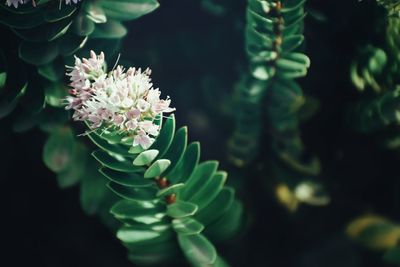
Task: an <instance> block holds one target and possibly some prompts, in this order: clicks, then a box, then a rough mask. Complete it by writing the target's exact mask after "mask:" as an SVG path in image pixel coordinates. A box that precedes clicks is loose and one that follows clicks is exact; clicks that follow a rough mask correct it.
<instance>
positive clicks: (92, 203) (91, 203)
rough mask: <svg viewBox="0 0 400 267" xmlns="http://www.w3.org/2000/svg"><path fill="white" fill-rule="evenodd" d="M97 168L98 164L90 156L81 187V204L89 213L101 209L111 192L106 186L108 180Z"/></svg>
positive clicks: (91, 213)
mask: <svg viewBox="0 0 400 267" xmlns="http://www.w3.org/2000/svg"><path fill="white" fill-rule="evenodd" d="M97 169H98V164H97V163H96V161H94V160H93V159H91V158H90V157H89V162H88V164H87V168H86V171H85V175H84V176H83V179H82V182H81V187H80V200H81V206H82V208H83V210H84V211H85V213H87V214H89V215H93V214H95V213H96V212H98V211H99V210H100V209H101V207H102V205H103V204H104V200H105V197H106V196H107V193H108V192H109V191H108V188H107V186H106V182H107V180H106V179H105V178H104V177H103V176H101V175H99V173H98V171H97Z"/></svg>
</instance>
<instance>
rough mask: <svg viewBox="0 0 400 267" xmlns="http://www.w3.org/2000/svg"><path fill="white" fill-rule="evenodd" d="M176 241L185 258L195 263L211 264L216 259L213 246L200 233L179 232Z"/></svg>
mask: <svg viewBox="0 0 400 267" xmlns="http://www.w3.org/2000/svg"><path fill="white" fill-rule="evenodd" d="M178 242H179V246H180V247H181V249H182V251H183V253H184V254H185V256H186V258H187V259H188V260H189V261H190V262H192V263H194V264H196V265H199V264H213V263H214V262H215V260H216V259H217V252H216V250H215V248H214V246H213V245H212V244H211V243H210V241H208V240H207V238H205V237H204V236H203V235H201V234H194V235H183V234H179V235H178Z"/></svg>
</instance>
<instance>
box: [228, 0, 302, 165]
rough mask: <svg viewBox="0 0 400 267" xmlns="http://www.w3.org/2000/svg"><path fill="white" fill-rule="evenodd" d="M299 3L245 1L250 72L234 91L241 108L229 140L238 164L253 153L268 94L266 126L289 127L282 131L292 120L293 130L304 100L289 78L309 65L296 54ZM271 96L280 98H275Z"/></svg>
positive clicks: (298, 29)
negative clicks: (269, 101)
mask: <svg viewBox="0 0 400 267" xmlns="http://www.w3.org/2000/svg"><path fill="white" fill-rule="evenodd" d="M304 2H305V1H297V2H296V1H264V0H249V1H248V7H247V26H246V51H247V56H248V60H249V69H250V75H248V77H246V78H244V79H243V82H242V83H241V84H240V85H239V86H238V89H237V93H236V94H237V98H238V99H239V102H238V105H239V107H240V110H239V112H238V114H237V118H236V130H235V132H234V134H233V137H232V139H231V140H230V148H231V151H232V152H231V157H232V159H233V160H234V162H235V163H236V164H237V165H244V164H247V163H249V162H251V161H252V159H254V158H255V157H256V156H257V150H258V149H257V148H258V147H259V145H260V143H259V141H260V135H261V132H262V128H263V127H262V126H263V124H262V120H263V116H262V114H263V112H262V111H263V110H265V108H264V99H265V97H266V96H267V95H268V96H269V97H270V98H271V99H272V100H271V103H269V104H267V106H269V107H270V108H269V110H267V115H268V118H269V119H270V120H271V122H270V125H271V128H272V129H271V130H272V131H273V132H275V131H278V132H281V131H284V130H288V129H283V127H285V126H283V125H284V124H286V125H287V124H288V121H293V122H290V123H291V124H292V128H293V129H296V128H297V125H296V122H295V121H296V109H298V107H300V106H301V105H302V104H303V98H302V92H301V89H300V88H299V86H298V85H296V84H295V83H293V82H288V81H290V80H291V79H293V78H298V77H302V76H304V75H305V74H306V73H307V69H308V67H309V65H310V60H309V59H308V57H307V56H305V55H304V54H302V53H299V52H297V51H298V50H299V48H300V47H301V45H302V43H303V40H304V37H303V35H302V31H303V19H304V16H305V14H304V11H303V5H304ZM286 88H287V89H286ZM285 90H288V92H285ZM282 91H283V92H282ZM292 92H293V93H294V96H295V97H292V95H293V93H292ZM288 97H290V98H288ZM274 98H280V99H279V100H280V101H279V102H278V101H276V102H275V100H274ZM282 98H285V99H282ZM283 101H285V102H283ZM283 104H284V105H285V106H282V105H283ZM285 128H287V127H285ZM285 142H290V140H286V141H285ZM294 149H297V150H298V149H301V148H294Z"/></svg>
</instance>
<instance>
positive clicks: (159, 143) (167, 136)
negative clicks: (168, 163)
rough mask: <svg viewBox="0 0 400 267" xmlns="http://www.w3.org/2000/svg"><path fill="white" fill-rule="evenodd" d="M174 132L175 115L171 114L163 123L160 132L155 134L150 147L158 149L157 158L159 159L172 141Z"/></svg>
mask: <svg viewBox="0 0 400 267" xmlns="http://www.w3.org/2000/svg"><path fill="white" fill-rule="evenodd" d="M174 133H175V116H174V115H173V114H172V115H171V116H169V117H168V118H167V119H166V121H165V125H164V126H163V127H162V128H161V131H160V134H159V135H158V136H157V138H156V140H155V141H154V143H153V144H152V145H151V147H150V149H157V150H158V151H160V153H159V154H158V158H159V159H161V158H162V157H163V156H164V154H165V152H166V151H167V149H168V148H169V146H170V145H171V143H172V139H173V137H174Z"/></svg>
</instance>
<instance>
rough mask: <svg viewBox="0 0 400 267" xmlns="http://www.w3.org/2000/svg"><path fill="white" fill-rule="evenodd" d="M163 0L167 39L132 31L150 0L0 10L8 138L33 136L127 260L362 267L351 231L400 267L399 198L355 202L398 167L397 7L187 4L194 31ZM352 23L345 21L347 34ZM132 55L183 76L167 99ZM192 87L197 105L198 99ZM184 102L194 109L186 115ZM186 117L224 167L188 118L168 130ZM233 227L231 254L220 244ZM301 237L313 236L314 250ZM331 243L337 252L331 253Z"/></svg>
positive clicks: (25, 2) (30, 0) (295, 2)
mask: <svg viewBox="0 0 400 267" xmlns="http://www.w3.org/2000/svg"><path fill="white" fill-rule="evenodd" d="M160 2H161V5H163V4H164V3H165V5H166V6H167V9H166V10H167V11H168V12H171V14H170V15H169V16H171V17H168V19H171V20H174V21H175V24H173V30H170V31H168V32H166V33H164V32H162V31H163V30H165V28H163V27H161V26H162V25H159V24H158V21H156V23H154V25H152V23H151V20H153V19H154V20H156V18H157V16H158V14H157V13H156V14H154V16H153V17H150V18H149V19H148V20H144V21H140V22H133V23H132V24H130V25H129V27H127V26H126V22H127V21H133V20H136V19H138V18H141V17H142V16H144V15H146V14H148V13H151V12H152V11H154V10H156V9H157V8H158V7H159V3H158V2H157V1H156V0H79V1H78V0H71V1H69V0H66V1H63V0H35V1H34V0H3V1H2V2H1V3H0V33H1V36H2V38H4V40H7V42H1V44H0V118H5V117H7V119H8V120H9V121H10V122H12V126H11V127H12V128H13V130H14V131H15V132H24V131H27V130H30V129H33V128H34V127H39V128H40V130H42V131H43V134H44V135H46V136H47V140H46V142H45V144H44V147H43V152H42V157H43V161H44V164H45V165H46V166H47V167H48V168H49V169H50V170H51V171H52V172H54V174H55V175H56V177H57V183H58V185H59V186H60V187H61V188H69V187H72V186H74V185H78V186H79V192H80V193H79V194H80V196H79V197H80V203H81V206H82V209H83V210H84V211H85V213H87V214H88V215H97V216H98V217H100V219H101V221H102V222H103V223H104V224H105V225H106V226H107V227H108V228H109V229H110V230H111V232H112V233H113V236H115V237H116V238H117V239H119V240H120V241H121V243H122V245H123V246H124V247H126V249H127V251H128V259H129V260H130V261H131V262H132V263H133V264H134V265H139V266H142V265H143V266H149V265H151V266H164V265H172V266H176V265H179V266H180V265H185V266H186V265H187V264H190V265H192V266H229V264H231V265H233V266H239V265H240V266H241V264H242V265H243V263H244V262H245V266H247V265H251V266H265V265H273V264H271V262H274V263H275V262H278V263H277V264H278V265H280V264H282V266H288V264H289V263H292V264H293V262H295V264H296V265H295V266H299V267H303V266H307V267H310V266H327V265H329V264H331V265H332V264H336V263H337V265H338V266H339V265H340V266H352V267H353V266H354V267H359V266H360V263H359V262H360V261H357V260H353V259H357V255H361V253H360V252H359V251H356V250H358V248H357V249H354V247H355V246H356V245H355V244H353V243H352V240H355V241H357V243H359V244H362V245H364V246H365V247H367V248H368V249H371V250H375V251H379V252H378V253H376V254H371V253H369V252H366V251H363V252H362V253H365V255H374V257H381V256H382V255H384V256H383V258H384V261H382V262H389V263H393V264H400V260H399V259H400V256H399V255H400V249H399V245H398V244H399V240H400V227H399V218H398V216H397V217H396V215H394V216H393V214H396V213H395V212H394V213H393V212H392V213H391V212H390V207H392V206H394V208H393V209H394V210H396V207H397V206H396V205H397V204H396V203H394V202H395V201H392V202H393V203H387V202H384V201H385V200H382V203H384V204H382V206H385V207H384V208H379V205H380V204H376V205H375V204H371V203H369V201H371V199H372V200H375V198H374V197H375V196H362V197H360V195H363V193H364V191H363V190H364V189H363V187H366V188H369V187H372V188H373V190H372V191H373V194H374V195H376V196H379V197H380V198H382V199H387V198H388V195H390V194H386V193H385V195H384V196H383V193H382V192H383V191H382V188H380V187H379V186H375V185H376V184H378V185H379V182H380V181H377V180H374V181H373V182H371V177H372V178H374V177H375V176H374V175H375V173H374V172H373V171H372V172H371V173H369V171H370V170H371V169H372V170H374V169H373V167H374V165H375V166H376V168H377V169H379V170H378V173H380V172H382V173H384V174H385V175H388V173H389V171H390V170H393V169H395V166H394V167H392V168H393V169H390V167H391V166H389V165H390V164H391V162H392V161H393V162H396V155H397V154H398V149H399V144H400V141H399V138H398V136H399V130H398V124H399V122H400V113H399V104H398V101H399V97H400V87H399V86H400V83H399V78H398V77H399V76H398V75H399V68H400V49H399V47H400V42H399V40H400V39H399V38H400V31H399V29H400V28H399V27H400V15H399V14H400V13H399V11H400V1H397V0H377V1H373V0H370V1H367V0H363V1H356V0H354V1H353V2H354V3H353V2H351V1H348V2H346V3H344V2H343V1H342V2H340V1H339V2H340V3H338V4H332V3H331V2H330V1H326V2H324V3H317V1H311V0H310V1H305V0H248V1H227V0H202V1H193V3H190V4H188V3H183V2H182V3H180V4H179V5H182V6H183V8H182V9H179V10H180V11H182V10H184V9H185V11H186V9H187V10H189V11H191V12H193V10H197V9H198V10H199V12H200V13H201V16H200V17H199V18H200V19H199V20H198V21H197V22H198V24H190V23H189V22H188V21H190V19H188V16H191V15H187V14H182V13H178V11H177V12H176V13H174V12H175V11H174V10H173V9H171V8H170V9H168V7H170V6H168V5H169V4H167V3H166V1H165V2H163V1H160ZM171 2H173V1H172V0H171ZM170 5H171V6H173V7H175V6H174V4H170ZM176 5H177V4H176ZM324 5H326V6H330V8H325V9H324V8H323V6H324ZM193 6H195V7H193ZM321 6H322V7H321ZM365 6H368V8H367V9H366V10H367V11H369V12H371V13H368V14H367V15H365V16H363V14H361V13H362V12H361V11H360V12H358V9H357V8H358V7H365ZM188 7H190V8H188ZM356 7H357V8H356ZM360 10H362V11H364V9H361V8H360ZM167 11H165V12H167ZM168 12H167V13H168ZM172 16H174V18H172ZM181 16H182V19H180V18H181ZM367 17H368V19H367ZM350 18H351V19H350ZM206 20H210V21H212V23H215V24H214V25H213V27H209V28H208V26H209V25H210V24H209V23H210V22H209V21H206ZM177 21H179V23H177ZM350 22H352V23H350ZM140 23H141V24H140ZM203 23H204V25H208V26H203V25H202V24H203ZM358 23H359V24H362V28H363V29H364V28H366V29H368V30H366V31H365V32H363V31H362V30H360V29H361V28H360V26H359V27H358V26H357V25H358ZM367 26H368V27H367ZM131 27H132V29H134V30H132V31H131V32H130V30H131ZM146 27H149V28H150V29H152V31H149V33H148V35H146V36H147V37H146V38H145V39H146V40H142V39H143V38H142V39H140V38H138V39H134V43H135V45H136V42H137V43H138V44H139V45H138V47H140V49H131V47H125V48H124V46H123V45H122V44H123V42H122V40H123V38H124V37H125V36H126V35H127V34H128V33H129V34H132V37H133V38H136V34H137V35H140V31H141V30H142V28H145V30H147V28H146ZM191 27H198V28H200V29H201V30H199V29H197V31H194V30H193V33H192V28H191ZM347 27H349V28H350V29H352V30H354V29H356V30H355V31H354V32H352V33H351V34H348V36H345V37H346V38H343V37H342V35H340V34H339V33H340V32H343V31H346V28H347ZM357 27H358V28H357ZM158 28H160V29H158ZM203 31H204V32H207V33H210V34H204V33H203V34H204V35H202V34H199V33H200V32H203ZM198 34H199V36H197V35H198ZM353 35H354V36H353ZM204 37H207V38H204ZM202 38H204V39H205V40H202ZM227 40H229V41H227ZM327 40H328V41H327ZM332 40H334V41H332ZM224 41H225V42H229V47H228V45H227V44H226V43H224ZM330 43H334V44H333V45H332V44H330ZM336 44H337V46H336ZM130 45H132V43H129V42H128V46H130ZM231 46H232V47H234V48H232V47H231ZM242 46H243V47H242ZM343 47H344V48H343ZM355 47H356V49H355ZM135 48H136V47H135ZM237 48H240V51H239V50H238V49H237ZM235 49H236V50H235ZM127 50H128V51H127ZM120 52H123V53H121V54H119V53H120ZM241 53H243V55H242V54H241ZM331 54H332V55H333V56H332V57H337V58H336V59H335V60H333V58H332V57H331ZM206 55H207V56H208V57H209V58H211V59H209V58H207V56H206ZM185 57H187V58H188V59H189V60H187V61H185V60H184V58H185ZM106 58H107V60H106ZM165 58H166V59H167V60H166V59H165ZM310 58H311V59H310ZM131 60H132V63H131V62H130V61H131ZM120 61H121V62H123V63H121V65H119V64H120ZM136 61H139V64H143V62H145V64H148V65H150V66H152V65H155V69H156V70H157V71H156V72H155V76H156V77H157V80H158V78H159V77H164V80H168V78H170V77H168V76H169V75H171V74H173V73H174V72H178V73H179V80H180V82H176V81H174V82H176V87H175V84H173V85H172V86H171V87H172V88H173V90H174V94H175V95H174V97H172V98H169V97H168V96H165V95H164V94H165V93H164V89H163V88H162V89H163V90H160V89H158V88H155V87H154V86H153V83H152V80H151V78H150V77H151V70H150V69H140V68H139V69H138V68H124V67H123V66H122V65H125V66H128V65H134V66H137V65H138V63H137V62H136ZM167 61H168V62H172V63H169V64H170V65H168V64H166V62H167ZM321 62H322V63H323V64H322V63H321ZM331 62H334V63H338V62H339V63H340V64H341V65H340V66H339V67H340V70H341V71H338V69H335V68H334V67H335V64H334V63H331ZM314 63H316V65H317V67H316V68H317V69H316V68H314V69H313V66H314ZM338 65H339V64H338ZM171 66H172V67H171ZM182 66H183V67H182ZM175 68H176V69H175ZM191 69H192V70H194V71H193V72H194V74H193V73H192V74H190V70H191ZM160 70H162V71H160ZM331 70H334V71H331ZM343 70H344V71H343ZM182 71H184V73H182ZM344 73H345V74H344ZM65 74H66V75H65ZM233 74H234V75H233ZM175 75H176V74H175ZM232 75H233V76H232ZM171 76H174V75H171ZM194 76H195V78H194ZM165 77H167V78H166V79H165ZM320 77H322V78H321V79H325V80H327V81H328V82H325V83H322V82H321V80H320ZM160 80H161V79H160ZM171 80H173V78H171ZM337 80H338V81H340V82H339V83H338V84H339V86H338V85H337V84H336V83H335V82H336V81H337ZM227 81H228V82H227ZM156 84H157V82H156ZM321 84H324V85H325V86H321ZM330 84H334V85H330ZM330 86H332V87H334V86H336V87H337V88H335V90H334V91H335V92H334V93H332V92H330V91H329V90H330ZM163 87H164V86H163ZM231 87H234V89H232V88H231ZM325 87H326V88H325ZM224 88H227V90H226V92H224V91H223V89H224ZM343 88H345V89H346V90H341V89H343ZM349 88H350V89H349ZM325 90H327V91H325ZM198 91H200V92H198ZM329 94H330V95H329ZM198 96H201V97H204V98H206V99H203V98H201V99H200V98H198V99H195V101H193V100H191V98H197V97H198ZM335 98H337V99H335ZM338 99H339V100H338ZM199 100H200V101H199ZM203 100H204V101H203ZM207 101H208V106H207V105H206V103H205V102H207ZM191 105H196V107H197V109H198V110H197V113H196V112H193V111H192V110H191V108H192V107H190V108H187V109H188V110H189V111H188V112H187V114H185V113H186V112H185V111H186V110H185V108H183V111H182V112H180V109H181V108H182V107H187V106H191ZM175 106H176V107H177V110H176V112H175V108H174V107H175ZM207 107H208V108H209V109H210V110H211V112H213V114H212V116H204V115H205V114H206V113H202V112H203V111H204V110H205V109H207ZM199 110H200V112H199ZM211 112H210V113H211ZM175 116H176V117H177V118H176V119H175ZM180 116H182V117H180ZM184 116H186V122H187V123H188V124H189V126H191V127H190V128H191V129H193V130H191V133H193V132H195V134H196V130H198V132H197V135H199V132H200V133H201V134H206V135H208V136H209V137H210V139H216V141H215V140H214V141H215V142H214V144H217V146H216V147H208V146H207V145H206V146H205V145H204V143H203V146H202V147H203V149H204V150H205V151H203V153H202V154H203V155H204V154H208V153H204V152H210V151H211V152H212V151H215V150H217V151H218V152H220V151H222V153H221V154H224V155H226V159H225V158H223V157H221V158H220V161H221V164H220V163H219V162H218V161H214V160H206V161H203V160H201V159H200V157H201V153H200V143H199V142H190V141H189V135H188V128H189V127H186V126H183V127H178V126H177V125H179V123H180V122H182V121H185V119H184ZM74 121H79V122H78V123H76V122H74ZM319 124H321V125H322V126H321V125H319ZM210 125H211V126H210ZM193 126H194V127H193ZM324 127H325V128H326V127H328V128H329V129H322V128H324ZM199 129H200V131H199ZM201 129H203V132H201ZM204 129H206V130H204ZM205 131H207V132H205ZM221 133H222V134H221ZM323 135H327V136H323ZM225 137H226V139H225ZM225 140H227V141H225ZM321 140H322V141H321ZM365 140H366V141H365ZM360 144H361V145H360ZM225 145H226V146H225ZM357 145H359V146H358V147H357ZM354 147H356V149H355V150H356V151H355V152H354V151H352V149H353V148H354ZM360 147H362V149H361V148H360ZM364 149H365V151H364ZM225 150H226V151H225ZM349 151H350V152H349ZM225 152H226V153H225ZM375 154H376V157H374V156H375ZM349 155H350V156H349ZM379 157H382V160H379V159H378V158H379ZM371 158H372V159H371ZM366 159H369V160H370V161H367V160H366ZM225 160H226V162H225ZM364 160H365V161H366V162H367V163H365V162H364ZM343 162H345V163H343ZM368 162H370V163H371V162H373V164H368ZM346 164H349V165H348V166H347V165H346ZM352 164H354V165H352ZM220 165H221V166H223V168H224V169H228V172H229V174H230V179H229V181H228V180H227V177H228V172H225V171H222V170H220ZM343 165H345V166H346V168H343ZM394 165H395V164H394ZM354 166H358V167H359V169H357V170H353V169H352V167H354ZM360 166H361V167H360ZM382 166H383V167H382ZM358 176H360V178H359V177H358ZM382 176H383V175H382ZM350 178H351V179H350ZM341 179H342V180H341ZM361 179H362V180H361ZM379 179H380V180H384V179H386V177H385V178H381V177H379ZM344 180H346V181H345V182H343V181H344ZM360 181H362V182H360ZM384 181H386V180H384ZM388 181H389V180H388ZM227 183H231V184H229V185H228V184H227ZM360 184H362V186H361V185H360ZM385 186H386V187H392V185H389V182H387V184H385ZM355 188H356V189H355ZM393 188H395V186H393ZM236 191H238V193H239V194H238V195H239V199H242V200H243V201H244V203H245V205H243V204H242V202H240V201H239V200H238V198H237V197H236V193H235V192H236ZM380 194H381V195H380ZM360 199H361V200H362V201H360ZM393 199H395V197H393ZM274 201H276V202H277V203H279V204H281V205H283V206H284V207H285V208H286V209H287V210H288V211H289V213H290V215H288V216H281V215H279V211H278V210H279V208H280V207H278V205H277V206H275V202H274ZM364 201H365V203H364ZM300 204H308V205H309V206H319V207H318V208H315V207H309V206H307V205H300ZM362 204H365V205H362ZM389 204H392V205H389ZM397 208H398V207H397ZM277 211H278V212H277ZM282 212H283V211H282ZM285 212H286V211H285ZM377 213H379V214H382V215H377ZM328 216H329V220H328V219H327V218H328ZM355 216H358V217H356V218H355V219H354V217H355ZM77 223H78V222H77ZM332 225H334V226H332ZM346 225H347V227H346ZM246 226H248V227H247V228H246ZM310 229H311V230H312V231H311V230H310ZM321 229H322V230H324V231H325V234H323V232H322V230H321ZM338 229H340V230H338ZM344 229H346V230H344ZM307 230H308V231H309V232H310V233H311V232H312V234H309V235H308V234H307V233H308V232H307ZM344 232H345V233H346V236H345V235H343V233H344ZM239 233H242V237H243V236H244V238H242V239H236V240H235V241H238V242H232V241H231V243H230V244H231V247H234V248H233V250H231V251H230V254H231V255H227V254H229V253H226V251H225V248H226V247H225V246H223V245H225V244H227V241H229V240H232V238H235V237H236V238H237V237H238V234H239ZM321 233H322V234H321ZM332 236H334V237H332ZM288 237H290V238H288ZM302 238H303V239H304V240H303V239H302ZM318 238H319V239H318ZM285 239H290V241H288V242H287V243H284V242H285ZM282 240H283V241H282ZM310 240H314V241H315V240H319V241H320V242H321V243H318V245H317V247H318V248H313V250H312V246H313V245H310V243H307V242H308V241H310ZM321 240H322V241H321ZM332 240H333V241H332ZM303 241H304V244H306V245H304V246H303V244H302V242H303ZM288 243H290V244H291V246H292V247H291V246H288ZM326 243H328V245H326ZM342 243H344V244H345V246H343V247H344V248H345V249H343V247H340V244H342ZM320 244H322V245H321V246H320ZM338 244H339V245H338ZM314 245H315V244H314ZM286 247H287V248H286ZM320 247H321V248H320ZM283 248H284V249H283ZM339 248H340V249H343V250H346V252H347V250H348V251H349V252H348V254H346V256H345V257H339V256H336V255H342V254H343V251H341V250H340V251H339ZM231 249H232V248H231ZM228 250H229V249H228ZM310 250H312V252H310ZM232 251H233V252H232ZM326 251H328V252H330V253H331V254H333V255H335V256H334V258H335V259H333V260H332V255H329V253H328V252H326ZM338 251H339V252H338ZM355 251H356V252H355ZM232 254H234V255H233V256H232ZM275 254H276V255H275ZM303 254H304V255H303ZM315 255H316V256H315ZM326 255H328V256H326ZM349 255H356V256H354V257H351V256H349ZM362 255H364V254H362ZM270 257H271V258H272V259H275V260H270ZM238 258H244V259H243V260H241V261H239V262H236V261H235V259H238ZM310 259H314V260H315V259H319V261H318V260H316V261H315V262H313V261H312V260H310ZM368 260H369V258H367V260H366V261H368ZM379 261H380V260H379ZM321 262H322V264H321ZM380 262H381V261H380ZM285 264H286V265H285ZM382 264H384V263H382ZM275 265H276V264H275ZM331 265H329V266H331ZM374 267H375V266H374Z"/></svg>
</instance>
